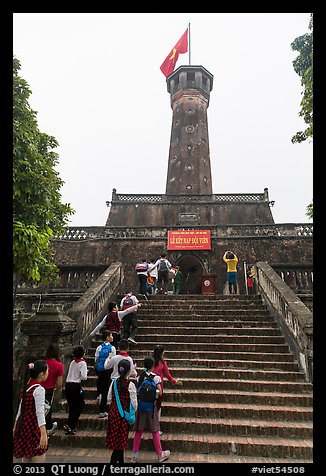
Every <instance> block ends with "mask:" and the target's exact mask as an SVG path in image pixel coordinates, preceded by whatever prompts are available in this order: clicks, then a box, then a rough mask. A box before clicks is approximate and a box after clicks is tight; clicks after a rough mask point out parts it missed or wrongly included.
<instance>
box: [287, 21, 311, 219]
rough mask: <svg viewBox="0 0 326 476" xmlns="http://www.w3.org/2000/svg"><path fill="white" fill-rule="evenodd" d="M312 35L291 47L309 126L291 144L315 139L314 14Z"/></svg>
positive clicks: (303, 112)
mask: <svg viewBox="0 0 326 476" xmlns="http://www.w3.org/2000/svg"><path fill="white" fill-rule="evenodd" d="M309 30H310V33H306V34H305V35H302V36H299V37H298V38H296V39H295V40H294V41H293V42H292V43H291V47H292V49H293V50H294V51H298V52H299V55H298V56H297V57H296V58H295V60H294V61H293V68H294V71H295V72H296V73H297V74H298V75H299V76H300V77H301V85H302V87H303V92H302V94H303V96H302V100H301V103H300V106H301V110H300V112H299V116H301V117H303V119H304V121H305V123H306V124H307V125H308V127H307V128H306V130H305V131H300V132H297V133H296V134H295V135H294V136H293V137H292V139H291V142H292V143H293V144H294V143H301V142H303V141H305V140H307V139H308V138H311V139H312V138H313V14H312V13H311V15H310V21H309ZM306 215H307V216H308V217H309V218H311V219H312V218H313V203H312V202H311V203H309V205H308V206H307V212H306Z"/></svg>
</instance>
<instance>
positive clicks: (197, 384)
mask: <svg viewBox="0 0 326 476" xmlns="http://www.w3.org/2000/svg"><path fill="white" fill-rule="evenodd" d="M181 370H182V369H181ZM190 375H191V376H193V372H192V373H190ZM173 376H174V377H176V378H179V379H180V380H181V381H182V383H183V385H182V386H180V387H179V386H177V387H176V386H175V385H174V384H172V383H171V382H169V381H168V380H166V379H164V389H175V388H182V389H187V391H189V389H194V390H198V389H201V388H203V389H212V390H214V389H219V390H243V391H251V392H279V393H291V394H301V395H303V394H306V395H309V396H311V395H312V385H311V384H309V383H306V382H304V381H302V382H300V381H299V382H288V381H284V382H279V381H277V380H276V381H271V380H243V379H239V378H237V379H225V378H222V379H218V378H215V372H214V371H211V372H207V371H204V372H202V373H200V372H199V371H196V378H189V377H187V376H185V374H184V373H183V372H182V371H180V369H179V370H178V371H177V372H175V371H173ZM132 381H134V379H132ZM96 383H97V376H96V375H91V376H88V378H87V380H85V381H84V382H83V388H84V389H85V391H86V390H89V388H94V389H95V387H96Z"/></svg>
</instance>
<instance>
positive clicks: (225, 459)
mask: <svg viewBox="0 0 326 476" xmlns="http://www.w3.org/2000/svg"><path fill="white" fill-rule="evenodd" d="M124 454H125V464H127V465H128V464H130V458H131V450H129V449H127V450H125V452H124ZM110 455H111V451H110V450H108V449H107V448H104V449H103V448H101V449H100V448H82V447H80V448H70V447H69V448H67V447H63V446H62V447H55V446H54V447H52V446H51V439H50V440H49V449H48V451H47V452H46V462H47V463H59V464H65V463H79V464H85V463H86V464H93V465H95V466H96V464H98V463H104V464H105V463H108V459H109V457H110ZM13 462H14V463H19V460H17V459H15V458H13ZM312 462H313V460H312V459H293V458H272V457H270V458H263V457H258V456H255V457H250V456H237V455H234V454H229V455H217V454H207V453H206V454H205V453H203V454H200V453H182V452H180V451H176V452H173V453H171V455H170V458H169V459H168V460H167V461H164V465H165V467H166V465H167V464H169V463H172V464H180V465H184V464H189V463H190V464H195V463H213V464H214V463H215V464H216V463H242V464H243V463H249V464H257V463H261V464H266V463H269V464H276V463H286V464H289V465H291V464H297V463H312ZM139 463H140V464H145V463H151V464H155V463H157V456H156V453H155V452H154V451H153V449H152V451H140V453H139Z"/></svg>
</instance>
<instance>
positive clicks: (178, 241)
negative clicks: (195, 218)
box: [168, 230, 211, 250]
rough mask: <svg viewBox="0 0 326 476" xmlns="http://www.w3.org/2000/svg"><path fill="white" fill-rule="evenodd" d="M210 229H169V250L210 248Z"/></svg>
mask: <svg viewBox="0 0 326 476" xmlns="http://www.w3.org/2000/svg"><path fill="white" fill-rule="evenodd" d="M210 249H211V232H210V230H169V231H168V250H210Z"/></svg>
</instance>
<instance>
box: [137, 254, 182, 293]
mask: <svg viewBox="0 0 326 476" xmlns="http://www.w3.org/2000/svg"><path fill="white" fill-rule="evenodd" d="M135 271H136V273H137V278H138V281H139V293H140V294H142V295H145V296H148V295H151V294H156V293H163V294H167V291H168V286H169V280H170V279H171V280H172V282H173V292H174V294H179V292H180V286H181V281H182V279H183V275H182V272H181V271H180V267H179V266H175V267H173V266H172V265H171V263H170V261H169V260H168V259H167V258H166V253H162V254H161V256H160V258H159V259H158V260H155V259H151V260H146V259H142V260H141V261H140V262H139V263H137V264H136V266H135Z"/></svg>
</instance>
